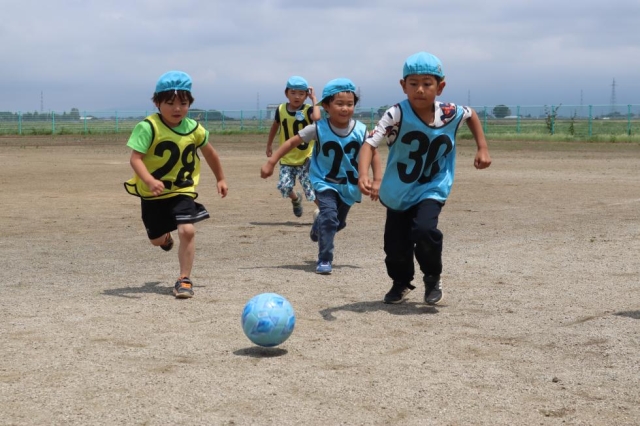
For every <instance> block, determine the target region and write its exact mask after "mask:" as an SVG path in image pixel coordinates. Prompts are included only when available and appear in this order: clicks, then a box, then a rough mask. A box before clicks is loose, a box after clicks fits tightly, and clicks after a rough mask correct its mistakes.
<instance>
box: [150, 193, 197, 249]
mask: <svg viewBox="0 0 640 426" xmlns="http://www.w3.org/2000/svg"><path fill="white" fill-rule="evenodd" d="M141 208H142V223H144V227H145V228H146V229H147V236H148V237H149V239H150V240H154V239H156V238H159V237H161V236H163V235H164V234H166V233H167V232H171V231H175V230H176V229H178V225H180V224H184V223H196V222H200V221H201V220H204V219H208V218H209V212H207V209H205V207H204V206H203V205H202V204H200V203H196V202H195V200H194V199H193V198H192V197H189V196H186V195H178V196H176V197H171V198H164V199H161V200H142V202H141Z"/></svg>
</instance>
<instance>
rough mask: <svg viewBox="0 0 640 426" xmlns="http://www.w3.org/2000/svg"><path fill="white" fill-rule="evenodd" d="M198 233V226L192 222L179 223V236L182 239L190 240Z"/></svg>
mask: <svg viewBox="0 0 640 426" xmlns="http://www.w3.org/2000/svg"><path fill="white" fill-rule="evenodd" d="M195 235H196V227H195V226H193V224H192V223H185V224H182V225H178V236H179V237H180V240H190V239H192V238H194V237H195Z"/></svg>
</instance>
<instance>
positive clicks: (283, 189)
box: [276, 164, 298, 200]
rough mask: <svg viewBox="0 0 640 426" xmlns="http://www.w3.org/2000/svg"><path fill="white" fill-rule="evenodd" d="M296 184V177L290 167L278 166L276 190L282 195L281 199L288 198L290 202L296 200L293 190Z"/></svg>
mask: <svg viewBox="0 0 640 426" xmlns="http://www.w3.org/2000/svg"><path fill="white" fill-rule="evenodd" d="M295 184H296V175H295V173H294V170H292V167H291V166H285V165H282V164H281V165H280V172H279V175H278V184H277V185H276V188H278V191H280V193H281V194H282V197H289V198H291V200H295V199H296V198H298V196H297V194H296V193H295V191H294V190H293V187H294V186H295Z"/></svg>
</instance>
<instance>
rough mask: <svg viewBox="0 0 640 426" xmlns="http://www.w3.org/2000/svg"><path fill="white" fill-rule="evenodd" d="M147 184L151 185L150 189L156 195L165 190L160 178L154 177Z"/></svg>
mask: <svg viewBox="0 0 640 426" xmlns="http://www.w3.org/2000/svg"><path fill="white" fill-rule="evenodd" d="M147 186H148V187H149V191H151V193H152V194H153V195H154V196H156V197H157V196H158V195H160V194H162V191H164V183H163V182H162V181H161V180H158V179H154V180H153V181H151V184H147Z"/></svg>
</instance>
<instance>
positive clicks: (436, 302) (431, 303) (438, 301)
mask: <svg viewBox="0 0 640 426" xmlns="http://www.w3.org/2000/svg"><path fill="white" fill-rule="evenodd" d="M443 300H444V294H443V295H442V297H441V298H440V299H438V300H436V301H435V302H428V301H427V300H425V301H424V303H426V304H427V305H430V306H435V305H437V304H438V303H440V302H442V301H443Z"/></svg>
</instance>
